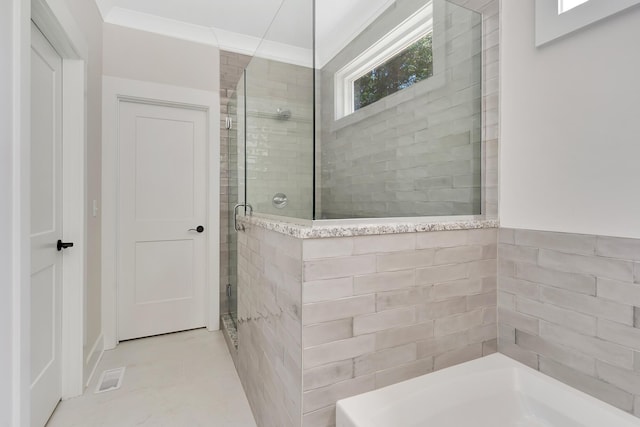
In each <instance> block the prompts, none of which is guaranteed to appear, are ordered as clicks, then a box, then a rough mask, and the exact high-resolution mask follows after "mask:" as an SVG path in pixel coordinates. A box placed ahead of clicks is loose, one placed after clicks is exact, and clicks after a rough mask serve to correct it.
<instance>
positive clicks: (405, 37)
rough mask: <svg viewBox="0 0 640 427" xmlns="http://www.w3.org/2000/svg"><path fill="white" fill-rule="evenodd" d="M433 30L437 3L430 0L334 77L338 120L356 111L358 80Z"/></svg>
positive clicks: (336, 117)
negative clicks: (355, 88) (356, 84)
mask: <svg viewBox="0 0 640 427" xmlns="http://www.w3.org/2000/svg"><path fill="white" fill-rule="evenodd" d="M431 32H433V2H429V3H428V4H427V5H426V6H424V7H423V8H421V9H420V10H418V11H417V12H416V13H414V14H413V15H411V16H410V17H409V18H407V19H406V20H405V21H404V22H402V23H401V24H400V25H398V26H397V27H395V28H394V29H393V30H391V31H390V32H389V33H388V34H387V35H385V36H384V37H383V38H381V39H380V40H379V41H377V42H376V43H375V44H373V45H372V46H371V47H369V48H368V49H366V50H365V51H364V52H362V53H361V54H360V55H358V56H357V57H356V58H355V59H354V60H353V61H351V62H350V63H348V64H347V65H345V66H344V67H342V68H341V69H340V70H339V71H338V72H336V73H335V77H334V79H335V80H334V91H335V94H334V95H335V98H334V99H335V119H336V120H338V119H341V118H343V117H345V116H348V115H350V114H352V113H353V112H354V105H353V102H354V97H353V84H354V82H355V81H356V80H357V79H359V78H360V77H362V76H363V75H364V74H366V73H367V72H368V71H371V70H373V69H374V68H376V67H377V66H379V65H381V64H384V63H385V62H386V61H388V60H389V59H391V58H393V57H394V56H395V55H397V54H398V53H400V52H402V51H403V50H404V49H406V48H408V47H409V46H411V45H412V44H413V43H415V42H417V41H418V40H420V39H421V38H423V37H424V36H426V35H427V34H429V33H431ZM435 62H436V61H435V60H434V63H435ZM434 74H435V69H434Z"/></svg>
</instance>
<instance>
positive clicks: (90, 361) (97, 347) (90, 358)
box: [84, 334, 104, 387]
mask: <svg viewBox="0 0 640 427" xmlns="http://www.w3.org/2000/svg"><path fill="white" fill-rule="evenodd" d="M103 354H104V336H103V335H102V334H100V336H99V337H98V339H97V340H96V342H95V343H94V344H93V347H91V351H90V352H89V354H88V355H87V360H85V365H84V371H85V372H89V375H87V376H86V377H85V378H86V379H87V381H86V382H85V387H89V383H91V380H92V379H93V376H94V375H95V373H96V369H97V368H98V364H99V363H100V360H102V355H103Z"/></svg>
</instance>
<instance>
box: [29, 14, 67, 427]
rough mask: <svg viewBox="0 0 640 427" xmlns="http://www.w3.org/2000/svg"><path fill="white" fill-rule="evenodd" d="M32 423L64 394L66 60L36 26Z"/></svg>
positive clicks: (33, 62) (33, 39) (39, 421)
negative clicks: (58, 244) (59, 245)
mask: <svg viewBox="0 0 640 427" xmlns="http://www.w3.org/2000/svg"><path fill="white" fill-rule="evenodd" d="M30 234H31V425H32V426H34V427H40V426H44V425H45V423H46V422H47V420H48V419H49V417H50V416H51V414H52V413H53V410H54V409H55V407H56V405H57V404H58V402H59V401H60V397H61V395H62V376H61V375H62V374H61V370H62V369H61V366H62V365H61V361H60V357H61V349H60V347H61V339H60V337H61V327H62V315H61V311H60V310H61V301H62V289H61V286H62V252H59V251H58V250H57V248H56V242H57V241H58V239H60V238H61V237H62V59H61V58H60V56H59V55H58V54H57V53H56V51H55V50H54V49H53V47H52V46H51V45H50V44H49V42H48V41H47V40H46V39H45V37H44V36H43V35H42V33H41V32H40V31H38V29H37V28H36V27H35V26H33V25H32V29H31V232H30Z"/></svg>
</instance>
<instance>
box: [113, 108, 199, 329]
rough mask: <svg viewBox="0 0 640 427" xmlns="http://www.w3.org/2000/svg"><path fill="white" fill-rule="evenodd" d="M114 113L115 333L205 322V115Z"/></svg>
mask: <svg viewBox="0 0 640 427" xmlns="http://www.w3.org/2000/svg"><path fill="white" fill-rule="evenodd" d="M118 115H119V117H118V123H119V124H118V127H119V128H118V141H119V175H118V180H119V185H118V188H119V191H118V193H119V196H118V198H119V217H118V240H119V243H118V339H119V340H126V339H132V338H139V337H145V336H151V335H158V334H163V333H168V332H175V331H182V330H187V329H194V328H199V327H204V326H205V281H206V266H205V257H206V235H207V231H208V230H207V224H206V212H207V208H206V200H207V199H206V178H207V172H206V165H207V161H206V159H207V151H206V147H207V116H206V113H205V112H204V111H200V110H194V109H188V108H178V107H172V106H165V105H156V104H151V103H139V102H132V101H120V105H119V113H118ZM199 226H202V227H203V228H204V231H201V232H198V231H195V230H194V229H197V228H198V227H199Z"/></svg>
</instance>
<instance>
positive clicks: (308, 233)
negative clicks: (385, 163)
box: [238, 216, 499, 239]
mask: <svg viewBox="0 0 640 427" xmlns="http://www.w3.org/2000/svg"><path fill="white" fill-rule="evenodd" d="M238 222H240V223H243V224H245V225H253V226H257V227H260V228H264V229H266V230H270V231H274V232H276V233H280V234H285V235H287V236H291V237H295V238H298V239H322V238H328V237H353V236H373V235H380V234H400V233H424V232H430V231H453V230H476V229H482V228H498V227H499V222H498V220H464V221H446V222H437V221H432V222H424V223H423V222H415V223H414V222H398V223H385V224H353V225H345V224H341V225H314V226H308V225H300V224H295V223H290V222H284V221H278V220H274V219H270V218H269V219H268V218H262V217H255V216H239V217H238Z"/></svg>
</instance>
